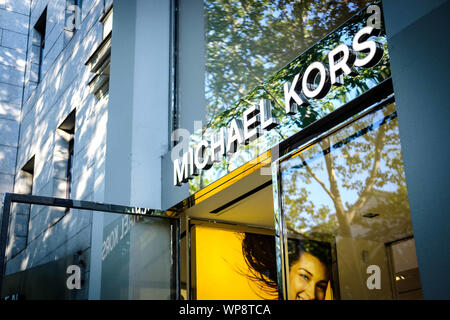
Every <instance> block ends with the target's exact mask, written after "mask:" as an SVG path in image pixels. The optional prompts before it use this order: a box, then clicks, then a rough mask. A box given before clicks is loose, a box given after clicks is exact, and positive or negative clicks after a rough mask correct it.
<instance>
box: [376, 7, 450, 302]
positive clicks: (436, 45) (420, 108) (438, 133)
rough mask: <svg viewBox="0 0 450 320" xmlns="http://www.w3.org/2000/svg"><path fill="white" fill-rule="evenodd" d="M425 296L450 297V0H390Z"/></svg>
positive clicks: (389, 17)
mask: <svg viewBox="0 0 450 320" xmlns="http://www.w3.org/2000/svg"><path fill="white" fill-rule="evenodd" d="M383 8H384V15H385V21H386V31H387V36H388V46H389V54H390V57H391V68H392V78H393V84H394V90H395V97H396V106H397V112H398V121H399V129H400V139H401V144H402V152H403V158H404V165H405V174H406V182H407V188H408V197H409V202H410V207H411V219H412V225H413V231H414V238H415V242H416V249H417V259H418V263H419V271H420V278H421V281H422V288H423V295H424V298H425V299H450V291H449V290H448V286H449V285H450V274H449V272H448V266H449V265H450V241H449V238H448V226H449V214H448V213H449V212H448V211H449V208H450V197H449V195H448V190H450V157H449V156H450V155H449V148H448V141H449V139H450V130H449V119H450V108H449V103H448V88H449V86H450V82H449V77H448V71H449V70H450V63H449V59H448V57H449V55H450V43H449V41H448V39H449V38H448V36H447V31H448V30H450V20H449V19H448V14H449V12H450V1H448V0H432V1H420V0H413V1H411V0H383Z"/></svg>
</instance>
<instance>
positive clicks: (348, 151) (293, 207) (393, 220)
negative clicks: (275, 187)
mask: <svg viewBox="0 0 450 320" xmlns="http://www.w3.org/2000/svg"><path fill="white" fill-rule="evenodd" d="M381 112H383V117H380V113H381ZM375 118H376V120H375ZM291 162H292V163H288V164H286V165H285V166H284V167H285V168H283V170H284V171H283V180H282V181H283V211H284V213H285V217H286V225H287V228H288V230H290V231H291V232H295V233H303V234H305V233H306V234H309V235H314V234H316V235H318V234H328V235H336V234H339V235H343V236H350V237H354V236H358V237H363V238H366V239H372V240H375V239H377V238H378V237H382V238H383V242H387V241H393V240H395V238H396V237H398V236H399V234H404V235H405V236H406V235H408V234H410V233H412V230H411V226H410V223H408V222H409V208H408V198H407V192H406V183H405V178H404V172H403V162H402V156H401V149H400V140H399V132H398V127H397V119H396V113H395V112H393V108H392V106H391V108H385V109H383V110H382V111H377V112H376V113H373V114H370V115H368V116H366V117H364V118H362V119H360V120H358V121H356V122H354V123H353V124H351V125H349V126H347V127H345V128H343V129H341V130H340V131H339V132H337V133H335V134H333V135H331V136H328V137H326V138H324V139H322V140H321V141H320V142H319V143H318V144H316V145H314V146H312V147H311V148H309V149H307V150H305V151H304V152H302V153H301V154H300V155H299V156H298V157H297V158H294V159H292V160H291ZM313 184H316V187H314V188H313V187H312V185H313ZM317 186H320V187H319V188H320V189H321V190H322V192H321V193H320V195H317V194H316V195H315V196H314V195H312V191H311V190H317V189H316V188H317ZM323 194H326V197H322V195H323ZM366 211H367V212H366ZM366 213H379V214H380V215H379V216H377V217H376V218H375V219H368V218H361V215H362V214H366ZM380 230H382V234H379V233H380Z"/></svg>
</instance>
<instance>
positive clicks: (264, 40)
mask: <svg viewBox="0 0 450 320" xmlns="http://www.w3.org/2000/svg"><path fill="white" fill-rule="evenodd" d="M205 3H206V4H205V6H204V7H202V8H203V10H204V16H205V17H206V18H205V25H204V26H203V27H202V28H201V27H200V26H198V19H201V18H200V17H197V19H195V21H196V23H195V26H197V28H200V29H202V30H203V29H205V30H207V35H206V38H205V39H206V40H205V41H206V43H205V44H195V43H194V42H193V41H187V39H189V38H188V37H187V35H186V33H188V32H189V30H191V29H192V28H193V26H190V27H189V28H188V27H185V28H183V29H180V32H181V33H180V59H181V60H180V73H179V75H180V77H179V91H178V93H179V99H178V102H179V111H180V113H181V115H182V117H181V118H183V115H184V119H187V118H188V117H190V116H191V115H192V114H194V112H189V113H187V114H183V110H191V109H190V108H196V107H198V106H202V105H204V104H205V103H206V104H207V114H208V116H207V121H206V125H205V122H204V119H200V118H196V119H192V122H194V120H203V124H204V126H203V127H202V126H201V125H200V126H199V128H195V127H194V131H195V132H193V134H192V135H191V137H190V147H191V148H192V149H193V150H195V148H196V147H197V146H198V145H199V143H200V141H202V140H205V141H210V142H211V141H215V142H217V141H221V140H220V139H221V138H220V137H221V134H222V132H225V134H224V136H225V140H226V139H229V140H232V138H233V137H232V136H231V135H230V134H227V132H228V133H229V132H232V130H231V128H232V127H233V126H234V127H239V126H242V128H241V129H239V130H240V135H241V137H242V139H238V141H239V140H242V141H240V142H239V143H237V148H236V150H232V151H229V150H228V152H226V154H224V155H223V156H222V155H220V156H219V157H218V158H219V159H216V160H217V162H214V163H213V164H212V167H211V168H210V169H207V170H206V169H203V170H199V171H200V172H199V173H198V175H193V176H191V177H190V179H189V187H190V188H189V189H190V193H191V194H193V193H195V192H197V191H199V190H201V189H202V188H204V187H205V186H208V185H210V184H211V183H213V182H214V181H217V180H218V179H220V178H221V177H223V176H225V175H226V174H227V173H229V172H231V171H233V170H235V169H237V168H240V167H241V166H243V165H244V164H247V163H249V162H250V161H251V160H252V159H255V158H256V157H257V156H259V155H261V154H263V153H264V152H266V151H268V150H269V149H270V148H272V147H273V146H275V145H277V144H278V143H280V142H281V141H283V140H286V139H287V138H289V137H291V136H293V135H294V134H296V133H297V132H299V131H301V130H303V129H304V128H306V127H307V126H309V125H311V124H312V123H314V122H316V121H317V120H320V119H322V118H323V117H325V116H326V115H328V114H330V113H331V112H333V111H334V110H337V109H339V108H340V107H342V106H343V105H345V104H346V103H348V102H350V101H352V100H353V99H355V98H356V97H358V96H360V95H361V94H363V93H365V92H367V91H369V90H370V89H373V88H374V87H376V86H377V85H379V84H381V83H383V82H384V81H386V80H387V79H389V78H390V75H391V72H390V65H389V53H388V47H387V41H386V33H385V28H384V24H383V23H382V12H381V10H382V7H381V2H378V1H375V2H373V3H374V4H375V5H376V7H377V8H378V9H377V10H378V13H379V15H378V16H377V17H378V18H377V19H378V20H377V21H378V22H379V26H378V27H377V29H376V32H375V31H373V33H371V35H368V34H367V39H370V40H369V41H375V42H376V43H377V44H376V47H377V48H378V49H377V50H378V53H379V56H378V54H377V58H376V59H374V60H373V61H372V62H373V63H368V64H365V65H364V66H362V65H363V63H362V60H363V59H365V58H367V56H368V53H367V50H365V49H364V50H361V51H358V48H357V47H358V45H356V47H355V43H360V42H361V41H363V39H364V40H367V39H366V36H361V34H362V33H363V32H362V30H363V29H365V28H366V27H368V26H369V25H372V22H373V21H374V13H373V11H371V10H370V9H369V7H366V8H364V7H365V6H366V5H369V3H368V2H366V1H350V2H348V1H346V2H344V1H333V2H326V3H325V2H323V1H322V2H317V1H295V2H293V1H267V2H261V1H259V2H258V1H256V2H254V3H252V2H251V1H250V2H247V1H245V2H244V1H221V2H216V1H213V2H211V3H209V2H205ZM199 7H201V6H200V5H199ZM327 8H328V9H327ZM197 9H198V8H197ZM184 10H185V11H184V13H183V5H181V8H180V19H181V20H180V28H181V26H183V23H185V24H186V23H187V22H186V21H191V20H192V19H191V20H190V19H187V17H186V16H184V14H188V12H187V9H184ZM198 10H200V9H198ZM183 21H185V22H183ZM258 26H259V27H258ZM233 28H234V29H235V31H234V32H233V31H232V29H233ZM302 30H303V31H302ZM365 30H366V31H367V29H365ZM374 30H375V29H374ZM363 31H364V30H363ZM192 32H194V31H192ZM196 32H199V30H197V31H196ZM364 32H365V31H364ZM357 35H358V36H357ZM183 39H184V40H183ZM355 39H356V40H357V41H356V42H354V40H355ZM197 40H198V39H197ZM199 41H200V40H199ZM200 42H201V41H200ZM373 44H375V43H373ZM196 46H200V47H203V46H205V47H206V48H207V49H206V53H205V52H204V51H203V49H202V50H201V51H200V53H198V54H197V55H195V54H194V53H192V52H191V51H192V47H196ZM346 48H347V49H348V50H352V52H355V57H357V59H358V61H359V62H358V63H357V64H354V65H353V62H352V63H350V65H352V70H351V72H350V71H348V70H347V71H348V72H344V74H342V78H341V77H340V76H338V78H339V79H340V80H338V81H331V80H330V81H328V80H325V79H328V78H327V76H323V77H322V76H319V75H318V74H315V73H314V72H313V73H311V72H310V71H311V70H313V69H314V66H316V67H317V66H319V65H320V66H322V67H323V68H325V69H326V70H325V69H324V70H325V71H323V74H327V72H328V71H329V72H328V73H330V74H331V71H330V70H331V69H330V68H331V67H330V65H332V66H335V65H336V64H337V63H339V61H341V60H343V57H342V55H345V53H343V51H342V52H341V51H339V50H341V49H342V50H344V51H345V50H347V49H346ZM336 50H337V51H336ZM331 52H334V53H333V54H332V55H331V56H332V57H333V59H334V60H333V62H332V63H330V53H331ZM339 52H340V53H339ZM349 52H350V51H349ZM191 55H193V56H195V57H206V58H205V59H206V61H203V62H198V61H197V63H198V65H195V64H194V63H188V62H189V61H190V60H189V57H190V56H191ZM350 55H352V56H353V54H350V53H349V56H350ZM372 58H373V57H372ZM352 59H353V58H352ZM375 60H376V61H375ZM205 66H206V67H205ZM187 67H190V68H191V69H193V70H188V69H187ZM202 68H205V70H203V69H202ZM199 70H203V71H199ZM327 70H328V71H327ZM316 71H317V70H316ZM333 72H334V71H333ZM194 73H195V74H196V73H202V74H205V86H204V88H203V86H201V87H202V88H201V89H202V90H203V89H204V91H202V90H200V91H199V90H197V89H195V88H193V87H192V86H199V85H198V83H199V81H201V80H200V78H201V77H197V76H194ZM305 74H308V75H309V76H310V77H309V78H310V79H309V80H308V81H310V82H311V83H310V84H309V85H308V88H310V87H311V88H312V87H314V88H317V87H320V86H322V85H321V83H322V82H323V83H325V84H326V85H323V86H322V89H323V90H321V91H320V93H317V92H316V93H314V94H312V93H311V94H309V96H306V93H305V88H307V86H306V85H304V84H303V82H304V81H303V80H302V79H303V76H304V75H305ZM184 78H186V79H184ZM330 79H331V78H330ZM322 80H323V81H322ZM321 81H322V82H321ZM292 88H294V89H292ZM294 91H295V92H298V93H299V94H300V96H301V98H300V96H298V97H299V98H298V99H297V96H295V98H296V99H297V100H295V99H294V98H292V95H291V94H293V92H294ZM196 92H197V94H196ZM300 92H301V93H300ZM195 96H198V97H201V99H200V98H198V99H197V98H194V97H195ZM204 97H206V98H204ZM205 99H206V102H205ZM299 99H300V100H301V101H303V103H302V104H300V102H301V101H299ZM286 100H287V101H288V103H289V105H290V107H291V109H289V110H288V109H287V108H286ZM294 100H295V102H293V101H294ZM255 106H256V107H255ZM253 107H255V108H258V110H259V114H258V116H259V117H260V119H259V122H258V123H257V124H255V128H256V129H257V130H259V131H260V133H259V135H258V136H256V135H254V136H251V137H250V138H248V139H245V136H244V134H245V131H244V129H243V124H242V123H243V122H244V123H245V121H246V120H245V119H244V117H247V118H248V113H246V112H247V111H248V110H251V108H253ZM263 110H264V115H263ZM202 114H203V113H202ZM269 120H270V121H272V120H273V121H274V122H273V124H274V125H273V126H269V125H267V124H266V122H267V121H269ZM263 122H264V125H263ZM276 123H277V124H278V125H275V124H276ZM184 125H189V126H191V125H192V124H191V123H189V124H184ZM266 125H267V126H266ZM235 131H238V129H236V130H235ZM236 135H237V136H239V134H236ZM230 136H231V138H230ZM183 139H184V137H183ZM244 140H245V142H243V141H244ZM182 143H185V141H184V140H183V141H182ZM211 143H212V142H211ZM180 145H181V144H180ZM186 151H187V150H183V152H181V153H180V157H181V156H182V154H183V153H184V152H186ZM177 152H178V150H177ZM211 154H212V152H211ZM275 158H277V156H275Z"/></svg>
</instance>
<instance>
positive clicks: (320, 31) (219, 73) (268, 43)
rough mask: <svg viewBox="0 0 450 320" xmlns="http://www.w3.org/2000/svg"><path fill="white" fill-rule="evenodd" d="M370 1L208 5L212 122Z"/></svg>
mask: <svg viewBox="0 0 450 320" xmlns="http://www.w3.org/2000/svg"><path fill="white" fill-rule="evenodd" d="M369 2H370V1H367V0H340V1H329V0H308V1H292V0H245V1H244V0H243V1H231V0H214V1H211V0H205V1H204V10H205V40H206V54H207V56H206V80H205V81H206V97H207V101H208V119H211V117H214V116H215V115H217V114H219V113H220V112H222V111H224V110H225V109H226V108H227V107H229V106H231V105H232V104H234V103H235V102H236V101H237V100H238V99H239V98H242V97H243V96H244V95H246V94H247V93H248V92H249V90H252V89H253V88H255V87H256V86H257V85H258V84H260V83H261V82H263V81H264V80H265V79H266V78H267V77H268V76H270V75H271V74H273V73H274V72H275V71H277V70H279V69H281V68H282V67H283V66H284V65H286V64H287V63H288V62H289V61H291V60H292V59H294V58H295V57H297V56H298V54H300V53H301V52H303V51H304V50H305V49H306V48H308V47H310V46H311V45H313V44H314V43H316V42H317V41H318V40H320V39H321V38H322V37H324V36H325V35H326V34H328V33H330V32H331V31H332V30H333V29H334V28H336V27H337V26H338V25H340V24H342V23H343V22H344V21H346V20H347V19H348V18H349V17H351V16H352V15H353V14H355V13H356V12H357V11H358V10H359V9H362V8H364V7H365V6H366V5H367V4H368V3H369Z"/></svg>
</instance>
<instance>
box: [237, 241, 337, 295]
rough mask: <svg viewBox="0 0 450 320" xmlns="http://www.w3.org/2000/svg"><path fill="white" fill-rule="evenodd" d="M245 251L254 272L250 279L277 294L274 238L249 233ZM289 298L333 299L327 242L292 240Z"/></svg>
mask: <svg viewBox="0 0 450 320" xmlns="http://www.w3.org/2000/svg"><path fill="white" fill-rule="evenodd" d="M242 252H243V255H244V258H245V261H246V263H247V265H248V267H249V269H250V271H251V274H250V275H248V278H249V279H251V280H252V281H254V282H257V283H259V285H258V287H259V288H260V289H261V290H264V291H265V292H266V293H271V295H272V296H274V298H276V296H277V272H276V265H275V261H276V260H275V257H274V254H275V239H274V237H272V236H267V235H261V234H254V233H246V234H245V235H244V238H243V240H242ZM288 252H289V293H288V295H289V300H325V298H326V297H327V299H330V298H331V292H328V295H327V290H329V291H331V289H330V288H331V286H330V281H331V246H330V244H329V243H326V242H319V241H313V240H300V239H289V241H288Z"/></svg>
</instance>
